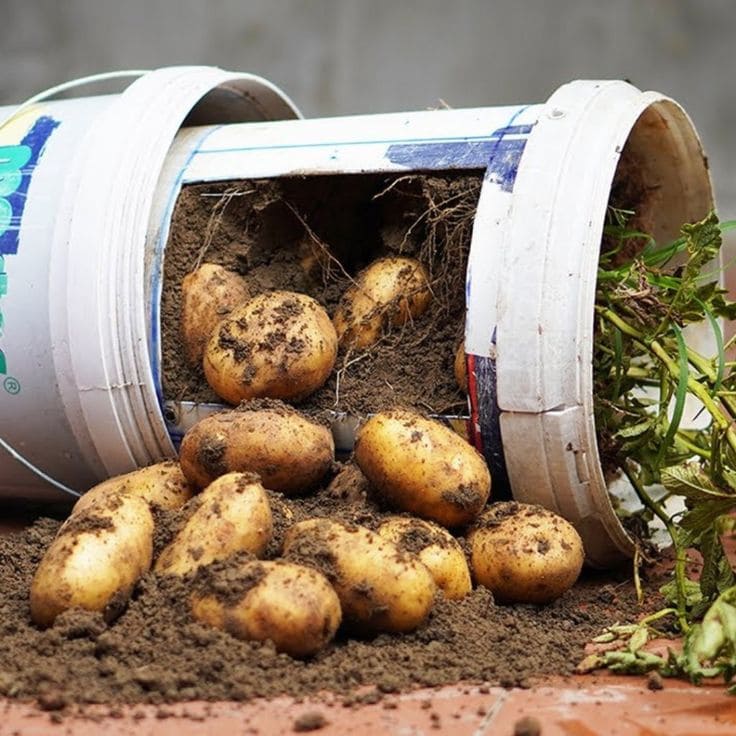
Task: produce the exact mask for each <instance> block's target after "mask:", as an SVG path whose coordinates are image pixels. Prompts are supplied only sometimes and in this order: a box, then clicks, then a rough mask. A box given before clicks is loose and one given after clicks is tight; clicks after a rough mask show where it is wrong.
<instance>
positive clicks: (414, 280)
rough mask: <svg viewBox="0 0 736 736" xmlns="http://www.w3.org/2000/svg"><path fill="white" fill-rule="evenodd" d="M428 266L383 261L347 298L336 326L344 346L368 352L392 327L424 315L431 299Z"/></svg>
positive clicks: (402, 260) (360, 277)
mask: <svg viewBox="0 0 736 736" xmlns="http://www.w3.org/2000/svg"><path fill="white" fill-rule="evenodd" d="M431 296H432V294H431V291H430V288H429V280H428V278H427V272H426V271H425V270H424V266H422V264H421V263H420V262H419V261H417V260H414V259H413V258H379V259H378V260H377V261H374V262H373V263H371V264H370V266H368V267H367V268H366V269H364V270H363V271H361V272H360V273H359V274H358V277H357V278H356V280H355V283H354V284H353V285H352V286H351V287H349V288H348V290H347V291H346V292H345V294H343V297H342V299H341V300H340V303H339V304H338V306H337V310H336V311H335V316H334V317H333V322H334V323H335V330H336V331H337V337H338V340H339V341H340V344H341V345H343V344H345V345H349V346H352V347H356V348H360V349H365V348H368V347H370V346H371V345H373V344H374V343H376V342H378V340H379V339H380V338H381V336H382V335H383V333H384V331H385V330H386V329H387V328H388V327H389V326H391V325H403V324H404V323H405V322H407V321H409V320H410V319H412V318H413V317H418V316H419V315H420V314H423V313H424V312H425V311H426V309H427V307H428V306H429V302H430V299H431Z"/></svg>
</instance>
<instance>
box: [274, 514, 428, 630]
mask: <svg viewBox="0 0 736 736" xmlns="http://www.w3.org/2000/svg"><path fill="white" fill-rule="evenodd" d="M284 556H285V557H288V558H290V559H293V560H294V561H295V562H298V563H301V564H305V565H310V566H312V567H316V568H317V569H318V570H320V571H321V572H322V573H323V574H324V575H325V576H326V577H327V579H328V580H329V581H330V583H332V586H333V587H334V588H335V590H336V591H337V595H338V597H339V599H340V604H341V606H342V612H343V616H344V617H345V620H346V621H350V622H351V623H352V624H353V625H355V626H357V627H358V628H360V629H363V630H366V631H372V632H378V631H393V632H406V631H412V630H413V629H416V628H417V626H419V625H420V624H422V623H423V622H424V621H425V619H426V618H427V616H428V615H429V612H430V610H431V608H432V604H433V603H434V597H435V584H434V580H433V579H432V575H431V574H430V572H429V570H427V568H426V567H425V566H424V565H423V564H422V563H421V562H420V561H419V560H418V559H417V557H415V556H414V555H410V554H408V553H406V552H402V551H401V550H400V549H399V548H398V547H397V546H396V545H395V544H393V543H392V542H389V541H388V540H387V539H382V538H381V537H380V536H379V535H378V534H376V533H375V532H372V531H370V529H366V528H365V527H361V526H353V525H347V524H342V523H340V522H336V521H331V520H329V519H307V520H306V521H301V522H299V523H297V524H294V526H292V527H291V528H290V529H289V530H288V531H287V532H286V538H285V541H284Z"/></svg>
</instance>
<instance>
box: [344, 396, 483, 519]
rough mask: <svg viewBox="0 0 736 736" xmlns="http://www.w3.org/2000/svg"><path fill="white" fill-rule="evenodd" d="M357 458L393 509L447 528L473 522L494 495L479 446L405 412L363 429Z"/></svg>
mask: <svg viewBox="0 0 736 736" xmlns="http://www.w3.org/2000/svg"><path fill="white" fill-rule="evenodd" d="M355 460H356V462H357V463H358V465H359V466H360V469H361V470H362V471H363V472H364V473H365V476H366V477H367V478H368V480H369V481H370V482H371V484H372V485H373V486H374V487H375V488H376V489H377V491H378V492H379V493H380V494H381V495H382V496H383V498H384V499H385V500H386V501H387V502H388V503H389V505H391V506H393V507H394V508H396V509H400V510H402V511H409V512H411V513H413V514H416V515H417V516H421V517H422V518H425V519H430V520H432V521H436V522H437V523H439V524H442V525H443V526H447V527H453V526H459V525H461V524H467V523H469V522H471V521H472V520H473V519H474V518H475V517H476V516H477V515H478V514H479V513H480V511H481V509H482V508H483V507H484V506H485V504H486V501H488V496H489V494H490V491H491V476H490V473H489V472H488V466H487V465H486V463H485V461H484V460H483V458H482V457H481V456H480V454H479V453H478V452H477V451H476V450H475V448H474V447H472V446H471V445H470V444H469V443H468V442H467V441H466V440H464V439H463V438H462V437H460V436H459V435H458V434H456V433H455V432H453V431H452V430H451V429H448V428H447V427H445V426H443V425H442V424H440V423H439V422H436V421H434V420H432V419H427V418H425V417H422V416H420V415H419V414H415V413H414V412H410V411H407V410H404V409H392V410H390V411H384V412H379V413H378V414H374V415H373V416H372V417H371V418H370V419H369V420H368V421H367V422H366V423H365V424H364V425H363V426H362V427H361V428H360V429H359V431H358V435H357V440H356V443H355Z"/></svg>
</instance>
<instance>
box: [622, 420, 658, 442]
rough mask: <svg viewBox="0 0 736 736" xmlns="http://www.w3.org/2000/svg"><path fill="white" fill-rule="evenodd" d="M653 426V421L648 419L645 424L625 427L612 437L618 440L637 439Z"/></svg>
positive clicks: (640, 423)
mask: <svg viewBox="0 0 736 736" xmlns="http://www.w3.org/2000/svg"><path fill="white" fill-rule="evenodd" d="M653 424H654V420H652V419H648V420H647V421H645V422H639V423H638V424H630V425H627V426H623V427H621V429H619V430H618V431H617V432H616V434H615V435H614V437H617V438H619V439H629V438H631V437H639V436H641V435H643V434H644V433H645V432H648V431H649V430H650V429H652V426H653Z"/></svg>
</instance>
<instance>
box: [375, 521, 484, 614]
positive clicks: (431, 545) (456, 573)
mask: <svg viewBox="0 0 736 736" xmlns="http://www.w3.org/2000/svg"><path fill="white" fill-rule="evenodd" d="M378 533H379V534H380V535H381V536H382V537H383V538H384V539H388V540H389V541H390V542H393V543H394V544H395V545H396V546H397V547H398V548H399V549H401V550H403V551H405V552H409V553H411V554H414V555H416V556H417V557H418V558H419V561H420V562H422V563H424V565H426V567H427V569H428V570H429V571H430V573H432V577H433V578H434V582H435V583H436V584H437V587H438V588H440V589H441V590H442V592H443V593H444V594H445V598H449V599H451V600H456V599H458V598H463V597H464V596H466V595H467V594H468V593H470V591H471V590H472V589H473V585H472V582H471V580H470V570H469V569H468V562H467V560H466V559H465V553H464V552H463V548H462V547H461V546H460V543H459V542H458V541H457V539H455V537H453V536H452V534H450V532H448V531H447V529H445V528H444V527H441V526H438V525H437V524H433V523H432V522H431V521H424V520H423V519H414V518H410V517H406V516H394V517H391V518H389V519H386V521H384V522H383V523H382V524H381V526H380V527H378Z"/></svg>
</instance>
